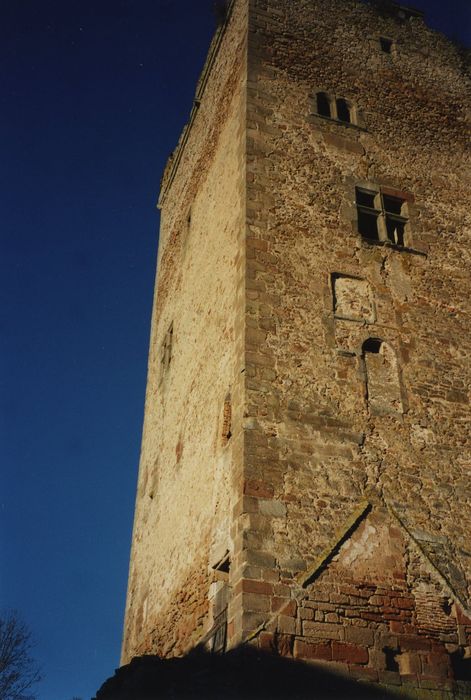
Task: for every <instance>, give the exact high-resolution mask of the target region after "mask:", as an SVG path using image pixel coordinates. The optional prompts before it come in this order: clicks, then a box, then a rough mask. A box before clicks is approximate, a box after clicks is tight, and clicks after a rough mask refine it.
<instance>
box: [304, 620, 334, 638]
mask: <svg viewBox="0 0 471 700" xmlns="http://www.w3.org/2000/svg"><path fill="white" fill-rule="evenodd" d="M303 633H304V634H305V635H306V636H307V637H319V639H343V637H344V628H343V627H342V626H341V625H332V624H327V623H324V622H310V621H309V620H305V622H303Z"/></svg>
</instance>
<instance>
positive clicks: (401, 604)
mask: <svg viewBox="0 0 471 700" xmlns="http://www.w3.org/2000/svg"><path fill="white" fill-rule="evenodd" d="M391 603H392V605H395V606H396V607H398V608H399V609H400V610H413V609H414V607H415V604H414V601H413V600H412V598H393V600H392V601H391Z"/></svg>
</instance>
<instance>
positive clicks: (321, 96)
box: [317, 92, 332, 117]
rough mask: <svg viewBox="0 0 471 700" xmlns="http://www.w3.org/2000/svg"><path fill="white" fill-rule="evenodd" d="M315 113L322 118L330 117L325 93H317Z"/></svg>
mask: <svg viewBox="0 0 471 700" xmlns="http://www.w3.org/2000/svg"><path fill="white" fill-rule="evenodd" d="M317 113H318V114H320V115H321V116H322V117H331V116H332V114H331V111H330V101H329V98H328V96H327V95H326V93H325V92H318V93H317Z"/></svg>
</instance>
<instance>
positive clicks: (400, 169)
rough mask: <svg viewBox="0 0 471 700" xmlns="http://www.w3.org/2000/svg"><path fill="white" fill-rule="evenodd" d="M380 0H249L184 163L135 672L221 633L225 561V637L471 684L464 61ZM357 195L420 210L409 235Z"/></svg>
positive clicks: (145, 475) (153, 376)
mask: <svg viewBox="0 0 471 700" xmlns="http://www.w3.org/2000/svg"><path fill="white" fill-rule="evenodd" d="M380 5H381V7H380V8H379V9H378V8H377V7H375V6H373V5H372V4H367V3H363V2H360V1H358V0H235V2H234V3H232V5H231V9H230V12H229V20H228V22H227V23H226V25H225V27H224V33H223V37H222V43H221V45H220V48H219V50H218V51H217V52H216V53H215V60H214V63H213V64H212V67H211V70H209V73H208V75H209V78H208V80H207V84H206V87H205V90H204V94H203V95H202V98H201V105H200V107H199V109H198V111H197V114H196V117H195V118H194V120H193V122H192V125H191V128H190V129H188V130H187V131H186V132H185V134H184V136H183V140H182V141H181V144H180V147H179V149H177V152H176V156H175V157H174V159H173V160H171V161H170V163H169V166H168V168H167V171H166V175H165V177H164V181H163V189H162V194H161V206H162V216H163V223H162V233H161V240H160V253H159V275H158V282H157V292H156V303H155V312H154V318H153V328H152V341H151V353H150V360H149V383H148V392H147V400H146V420H145V426H144V437H143V453H142V459H141V467H140V477H139V493H138V498H137V508H136V524H135V532H134V545H133V553H132V560H131V571H130V587H129V595H128V611H127V618H126V624H125V630H126V638H125V643H124V648H123V659H124V660H127V659H129V658H130V657H131V656H133V655H134V654H136V653H142V652H144V651H149V652H157V653H165V654H167V655H172V654H178V653H181V652H182V651H184V650H185V649H186V648H188V647H191V646H192V645H194V644H195V643H196V641H197V638H198V636H200V638H201V639H202V640H203V641H204V640H206V641H207V640H208V639H209V638H210V636H211V626H212V624H213V617H214V615H213V612H212V609H211V606H212V603H211V601H210V597H211V596H210V593H209V589H210V584H211V581H212V576H213V574H212V568H213V567H216V568H217V563H218V561H219V560H221V558H222V557H223V556H224V555H225V553H226V551H229V554H230V571H229V573H228V585H229V594H228V596H229V607H228V628H227V636H228V643H229V646H232V647H233V646H236V645H238V644H240V643H242V642H246V641H249V642H251V643H254V644H259V645H260V647H261V648H263V649H269V648H270V649H273V650H274V651H276V652H277V653H279V654H281V655H283V656H289V655H293V654H294V656H295V657H297V658H298V657H299V658H303V659H308V660H312V659H317V660H320V661H322V663H327V664H332V668H335V669H337V670H338V671H339V672H342V673H347V674H352V675H353V676H356V675H360V676H361V677H362V678H364V679H368V680H371V681H376V682H378V681H379V682H381V683H384V684H389V685H401V684H403V683H405V684H409V685H410V687H414V686H417V687H418V688H420V689H425V690H427V689H438V690H441V689H443V692H444V693H448V692H452V683H453V679H455V680H456V679H457V680H465V679H466V674H469V668H468V666H469V663H468V661H467V659H469V657H470V656H471V649H470V646H471V641H470V638H469V632H470V625H471V621H470V618H469V613H470V608H471V603H470V595H471V550H470V545H469V532H470V530H471V509H470V500H469V497H470V491H469V483H470V471H471V460H470V453H469V440H470V411H469V385H470V382H469V356H470V351H471V347H470V346H471V343H470V337H469V316H467V314H468V311H469V303H468V297H469V276H470V265H469V251H468V247H469V243H468V239H469V236H468V234H469V224H470V192H471V177H470V172H471V170H470V158H469V135H470V128H469V127H470V120H471V116H470V115H471V106H470V82H469V72H468V71H469V69H468V68H467V67H466V66H465V64H464V58H463V54H462V52H461V51H460V50H459V49H458V48H457V47H456V46H454V45H453V44H452V43H450V42H448V41H447V40H446V39H445V38H444V37H442V36H440V35H438V34H437V33H435V32H432V31H431V30H430V29H428V28H427V27H426V25H425V24H424V21H423V20H422V19H421V18H420V17H418V16H416V15H412V16H411V17H405V18H402V17H401V16H400V15H399V14H398V11H397V8H395V6H394V5H393V4H392V5H391V4H388V3H381V4H380ZM381 8H382V9H381ZM388 8H389V9H388ZM381 36H384V37H388V38H390V39H392V40H393V50H392V52H391V53H390V54H387V53H384V52H383V51H382V50H381V47H380V42H379V38H380V37H381ZM246 59H247V60H246ZM319 91H324V92H326V93H327V94H329V95H335V96H337V97H343V98H345V99H346V100H347V101H348V102H349V103H350V104H351V105H353V107H354V111H353V114H356V115H357V117H356V124H347V123H344V122H339V121H337V120H334V119H329V118H326V117H321V116H319V115H317V114H316V99H315V95H316V93H317V92H319ZM357 187H361V188H365V189H367V190H368V189H370V190H374V191H376V192H379V191H380V189H381V192H382V193H383V195H387V196H389V197H399V198H400V199H402V200H403V201H404V211H406V212H407V223H406V225H405V234H404V246H402V247H401V246H397V245H396V246H395V245H391V244H389V243H388V244H380V243H379V242H376V243H375V242H371V241H367V240H365V239H364V238H362V236H361V235H360V234H359V232H358V221H357V219H358V214H357V207H356V203H355V197H356V194H355V192H356V188H357ZM190 207H191V212H190ZM190 213H191V216H189V214H190ZM189 219H191V221H189ZM171 324H173V325H171ZM169 329H172V333H171V344H172V348H171V353H170V357H171V359H170V363H168V356H169V353H168V338H169ZM165 358H167V359H165ZM166 364H167V365H168V366H166ZM162 372H164V376H163V379H162ZM229 394H230V401H231V405H230V409H231V413H230V419H231V431H230V432H231V437H230V439H229V440H228V441H227V444H225V442H224V440H222V439H221V436H222V431H223V425H225V422H227V411H228V409H227V396H228V395H229ZM225 402H226V404H225ZM225 419H226V421H225ZM365 495H367V496H368V498H369V499H370V503H371V507H370V510H371V512H370V513H369V514H368V515H364V517H363V515H362V518H360V521H361V522H360V521H358V522H357V521H355V522H354V523H352V525H351V527H350V529H349V528H347V530H346V531H345V532H343V533H342V536H341V537H340V539H338V538H337V539H336V532H337V529H338V528H339V526H340V527H341V526H342V524H343V523H345V522H347V521H348V519H349V518H350V516H351V515H352V513H354V512H355V511H356V509H357V508H358V507H359V505H360V504H361V503H362V502H364V499H365ZM333 542H334V544H332V543H333ZM333 553H335V555H334V554H333ZM319 560H322V562H323V565H322V566H321V567H320V569H319V568H318V567H317V568H316V566H315V564H316V562H318V561H319ZM313 567H314V569H315V572H314V574H315V575H314V574H313V575H312V577H311V579H312V580H309V582H308V583H306V584H305V585H304V587H303V585H301V584H300V581H301V580H302V576H303V572H308V573H309V572H310V571H312V568H313ZM250 582H252V584H250ZM205 589H206V593H205ZM178 596H180V598H179V597H178ZM176 600H178V601H179V603H178V605H176V604H175V601H176ZM187 601H191V604H190V605H188V604H187ZM192 616H194V618H193V617H192ZM192 626H193V630H191V629H190V628H191V627H192ZM173 628H175V629H178V630H180V629H184V630H185V631H184V632H183V631H182V632H179V633H178V635H177V638H176V639H173V637H172V642H171V643H170V642H169V635H170V629H173ZM156 630H160V632H156ZM205 633H206V637H205V636H204V634H205ZM208 635H209V636H208ZM157 639H158V640H160V641H158V642H157V641H156V640H157ZM453 687H454V686H453Z"/></svg>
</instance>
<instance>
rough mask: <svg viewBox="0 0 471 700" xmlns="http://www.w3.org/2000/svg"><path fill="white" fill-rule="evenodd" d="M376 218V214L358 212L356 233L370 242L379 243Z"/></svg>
mask: <svg viewBox="0 0 471 700" xmlns="http://www.w3.org/2000/svg"><path fill="white" fill-rule="evenodd" d="M378 216H379V214H378V213H377V212H368V211H364V210H359V212H358V231H359V232H360V234H361V235H362V236H363V238H369V239H370V240H372V241H379V234H378Z"/></svg>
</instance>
